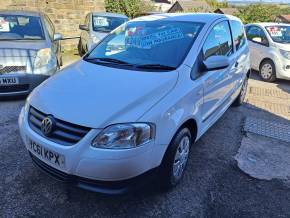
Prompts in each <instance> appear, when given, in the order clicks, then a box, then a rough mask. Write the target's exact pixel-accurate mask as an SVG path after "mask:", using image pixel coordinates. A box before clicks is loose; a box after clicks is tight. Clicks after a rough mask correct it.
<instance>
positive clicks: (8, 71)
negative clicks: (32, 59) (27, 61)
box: [0, 66, 26, 74]
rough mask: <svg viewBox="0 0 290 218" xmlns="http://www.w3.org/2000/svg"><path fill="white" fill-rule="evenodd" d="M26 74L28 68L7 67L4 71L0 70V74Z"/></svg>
mask: <svg viewBox="0 0 290 218" xmlns="http://www.w3.org/2000/svg"><path fill="white" fill-rule="evenodd" d="M19 71H24V72H26V66H5V67H3V68H2V69H1V68H0V74H6V73H12V72H19Z"/></svg>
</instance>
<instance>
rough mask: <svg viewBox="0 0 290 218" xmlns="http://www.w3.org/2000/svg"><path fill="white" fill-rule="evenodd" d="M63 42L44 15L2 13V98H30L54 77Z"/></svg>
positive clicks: (0, 92)
mask: <svg viewBox="0 0 290 218" xmlns="http://www.w3.org/2000/svg"><path fill="white" fill-rule="evenodd" d="M60 39H61V35H60V34H57V33H55V29H54V26H53V24H52V22H51V21H50V19H49V17H48V16H47V15H45V14H43V13H38V12H25V11H0V97H1V96H14V95H27V94H28V93H30V92H31V91H32V90H33V89H34V88H35V87H36V86H38V85H39V84H40V83H41V82H43V81H44V80H45V79H47V78H48V77H49V76H51V75H53V74H54V73H55V72H56V70H57V68H58V67H59V66H60V65H61V48H60V46H61V45H60Z"/></svg>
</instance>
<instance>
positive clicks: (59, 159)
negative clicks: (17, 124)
mask: <svg viewBox="0 0 290 218" xmlns="http://www.w3.org/2000/svg"><path fill="white" fill-rule="evenodd" d="M28 143H29V145H28V146H29V150H30V152H32V153H33V154H34V155H36V156H37V157H39V158H40V159H42V160H46V161H49V162H50V163H52V164H53V165H55V166H57V167H60V168H64V163H65V158H64V156H63V155H61V154H58V153H57V152H55V151H51V150H49V149H47V148H45V147H43V146H42V145H39V144H38V143H36V142H34V141H33V140H31V139H28Z"/></svg>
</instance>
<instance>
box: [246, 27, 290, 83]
mask: <svg viewBox="0 0 290 218" xmlns="http://www.w3.org/2000/svg"><path fill="white" fill-rule="evenodd" d="M246 33H247V38H248V41H249V48H250V53H251V67H252V69H254V70H257V71H259V72H260V76H261V78H262V79H263V80H264V81H267V82H273V81H275V80H276V79H277V78H278V79H288V80H290V25H289V24H282V23H254V24H248V25H246Z"/></svg>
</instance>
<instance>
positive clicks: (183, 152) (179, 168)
mask: <svg viewBox="0 0 290 218" xmlns="http://www.w3.org/2000/svg"><path fill="white" fill-rule="evenodd" d="M189 148H190V138H189V137H188V136H184V137H183V138H182V139H181V140H180V143H179V145H178V148H177V150H176V153H175V157H174V163H173V176H174V178H175V180H179V179H180V178H181V176H182V174H183V171H184V169H185V166H186V163H187V160H188V154H189Z"/></svg>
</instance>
